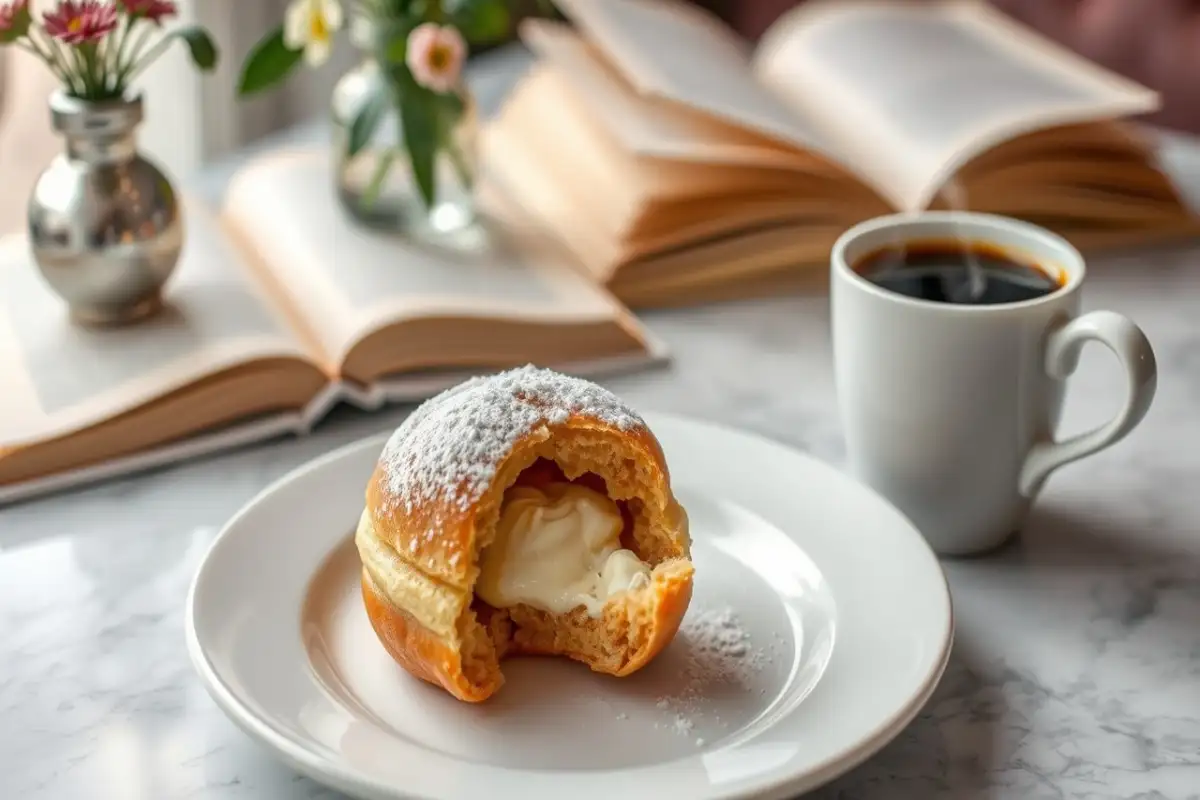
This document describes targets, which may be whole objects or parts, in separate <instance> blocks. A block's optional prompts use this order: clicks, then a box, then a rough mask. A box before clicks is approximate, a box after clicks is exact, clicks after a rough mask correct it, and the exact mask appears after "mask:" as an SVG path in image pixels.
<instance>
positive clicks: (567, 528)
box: [355, 367, 693, 702]
mask: <svg viewBox="0 0 1200 800" xmlns="http://www.w3.org/2000/svg"><path fill="white" fill-rule="evenodd" d="M355 543H356V545H357V548H358V553H359V557H360V559H361V561H362V565H363V571H362V594H363V602H364V604H365V607H366V612H367V615H368V617H369V618H370V620H371V625H372V627H373V628H374V629H375V633H376V635H377V636H378V637H379V640H380V642H382V644H383V646H384V648H385V649H386V650H387V652H388V653H389V654H390V655H391V656H392V658H394V659H395V660H396V661H397V662H398V663H399V664H400V665H401V666H402V667H404V668H405V669H406V670H407V671H408V672H410V673H412V674H413V675H415V676H417V677H419V678H422V679H424V680H426V681H428V682H430V683H433V684H435V685H438V686H442V687H444V688H445V689H446V691H448V692H450V694H452V695H454V696H455V697H457V698H459V699H460V700H464V701H468V702H479V701H482V700H486V699H487V698H488V697H490V696H491V695H492V694H494V693H495V692H496V690H497V689H499V688H500V686H501V685H502V683H503V681H504V679H503V676H502V675H501V670H500V662H501V660H502V659H504V658H505V657H507V656H512V655H555V656H566V657H568V658H571V659H574V660H576V661H580V662H582V663H584V664H586V665H588V666H589V667H591V668H592V669H593V670H595V671H597V672H602V673H607V674H610V675H615V676H618V677H623V676H627V675H630V674H632V673H633V672H635V671H637V670H638V669H640V668H642V667H644V666H645V665H646V664H647V663H649V662H650V660H651V659H653V658H654V657H655V656H656V655H657V654H658V653H659V652H660V651H661V650H662V649H663V648H664V647H665V646H666V645H667V644H668V643H669V642H670V641H671V639H672V638H673V637H674V635H675V632H676V631H677V630H678V628H679V623H680V621H681V620H682V618H683V615H684V612H685V611H686V610H687V605H688V602H689V601H690V599H691V594H692V572H693V570H692V563H691V560H690V540H689V538H688V527H687V515H686V513H685V512H684V510H683V508H682V507H681V506H680V505H679V503H678V502H677V501H676V499H675V496H674V494H673V493H672V491H671V484H670V478H669V475H668V472H667V465H666V462H665V460H664V457H663V452H662V449H661V447H660V446H659V443H658V440H657V439H656V438H655V436H654V434H653V433H652V432H651V431H650V429H649V428H648V427H647V426H646V423H645V422H644V421H643V420H642V419H641V418H640V417H639V416H638V415H637V414H635V413H634V412H633V411H631V410H630V409H629V408H628V407H627V406H625V404H624V403H622V402H621V401H620V400H619V399H618V398H617V397H616V396H614V395H613V394H612V393H611V392H609V391H607V390H605V389H602V388H600V387H599V386H596V385H595V384H593V383H589V382H587V381H584V380H580V379H577V378H570V377H566V376H564V375H560V374H557V373H555V372H552V371H549V370H544V369H538V368H535V367H523V368H521V369H515V370H510V371H508V372H504V373H501V374H499V375H495V376H491V377H486V378H474V379H472V380H469V381H467V382H465V383H462V384H460V385H458V386H456V387H454V388H452V389H449V390H447V391H445V392H443V393H442V394H440V395H438V396H436V397H434V398H432V399H430V400H428V401H426V402H425V403H424V404H422V405H421V406H420V407H419V408H417V410H416V411H414V412H413V413H412V415H411V416H410V417H409V418H408V419H407V420H406V421H405V422H404V423H403V424H402V425H401V426H400V427H399V428H398V429H397V430H396V432H395V433H394V434H393V435H392V437H391V438H390V439H389V441H388V443H387V445H386V446H385V447H384V449H383V452H382V454H381V456H380V458H379V461H378V464H377V465H376V467H375V470H374V472H373V474H372V476H371V478H370V481H369V483H368V486H367V491H366V507H365V508H364V509H363V513H362V516H361V517H360V520H359V525H358V530H357V533H356V535H355Z"/></svg>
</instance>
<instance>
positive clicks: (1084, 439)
mask: <svg viewBox="0 0 1200 800" xmlns="http://www.w3.org/2000/svg"><path fill="white" fill-rule="evenodd" d="M1088 342H1100V343H1101V344H1103V345H1105V346H1106V347H1107V348H1108V349H1109V350H1111V351H1112V352H1113V353H1114V354H1115V355H1116V357H1117V359H1118V360H1119V361H1120V362H1121V367H1122V368H1123V369H1124V370H1125V376H1126V379H1127V385H1126V393H1125V405H1124V407H1123V408H1122V409H1121V410H1120V411H1119V412H1118V413H1117V415H1116V416H1115V417H1113V418H1112V419H1111V420H1110V421H1109V422H1107V423H1106V424H1104V425H1101V426H1100V427H1098V428H1095V429H1093V430H1090V431H1088V432H1087V433H1081V434H1078V435H1077V436H1072V437H1071V438H1070V439H1066V440H1064V441H1061V442H1059V441H1055V440H1054V439H1053V438H1049V439H1047V440H1043V441H1040V442H1037V443H1035V444H1034V446H1033V448H1032V449H1031V450H1030V452H1029V455H1027V456H1026V457H1025V464H1024V465H1023V466H1022V467H1021V477H1020V489H1021V494H1023V495H1024V496H1026V497H1033V496H1034V495H1035V494H1037V492H1038V490H1039V489H1041V487H1042V483H1043V482H1044V481H1045V480H1046V478H1048V477H1049V476H1050V473H1052V472H1054V470H1056V469H1058V468H1059V467H1061V466H1063V465H1064V464H1069V463H1070V462H1072V461H1078V460H1079V459H1081V458H1084V457H1086V456H1090V455H1092V454H1093V453H1096V452H1098V451H1100V450H1103V449H1104V448H1106V447H1108V446H1110V445H1113V444H1116V443H1117V442H1119V441H1120V440H1121V439H1123V438H1125V436H1126V435H1127V434H1128V433H1129V432H1130V431H1132V430H1133V429H1134V428H1136V427H1137V425H1138V423H1139V422H1141V421H1142V417H1144V416H1146V411H1147V410H1148V409H1149V408H1150V403H1151V401H1152V400H1154V392H1155V389H1157V387H1158V366H1157V364H1156V363H1155V359H1154V351H1153V350H1152V349H1151V348H1150V342H1149V341H1147V339H1146V334H1144V333H1142V329H1141V328H1139V327H1138V326H1137V325H1134V324H1133V323H1132V322H1131V321H1130V320H1128V319H1127V318H1125V317H1123V316H1121V315H1120V314H1117V313H1116V312H1113V311H1092V312H1090V313H1087V314H1084V315H1083V316H1080V317H1076V318H1075V319H1073V320H1071V321H1070V322H1068V323H1066V324H1065V325H1063V326H1062V327H1061V328H1058V329H1056V330H1054V331H1052V332H1051V333H1050V336H1049V338H1048V340H1047V342H1046V361H1045V368H1046V373H1047V374H1048V375H1049V376H1050V377H1051V378H1054V379H1056V380H1066V379H1067V378H1068V377H1069V376H1070V375H1071V373H1072V372H1074V371H1075V367H1076V366H1077V365H1078V363H1079V354H1080V351H1082V350H1083V346H1084V345H1085V344H1086V343H1088Z"/></svg>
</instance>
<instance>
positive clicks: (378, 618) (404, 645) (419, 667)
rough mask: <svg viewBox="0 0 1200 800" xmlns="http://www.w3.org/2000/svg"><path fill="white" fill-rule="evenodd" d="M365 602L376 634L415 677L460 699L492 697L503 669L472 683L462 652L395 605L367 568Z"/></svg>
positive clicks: (477, 700) (471, 701) (469, 700)
mask: <svg viewBox="0 0 1200 800" xmlns="http://www.w3.org/2000/svg"><path fill="white" fill-rule="evenodd" d="M362 595H363V604H364V606H365V607H366V610H367V618H368V619H370V621H371V627H372V628H374V629H375V635H376V636H378V637H379V641H380V642H382V643H383V646H384V649H386V650H387V651H388V655H390V656H391V657H392V658H393V659H395V661H396V663H397V664H399V665H400V666H402V667H404V669H405V670H407V671H408V672H409V673H411V674H412V675H413V676H415V677H417V678H420V679H421V680H423V681H427V682H429V683H432V684H434V685H435V686H441V687H442V688H443V689H445V690H446V691H447V692H449V693H450V694H452V695H454V696H455V697H457V698H458V699H459V700H464V701H466V702H468V703H478V702H481V701H483V700H486V699H487V698H488V697H490V696H491V695H492V694H493V693H494V692H495V691H496V690H497V689H499V688H500V686H501V685H502V684H503V683H504V677H503V675H502V674H501V673H500V672H496V673H495V680H494V681H492V682H488V683H484V684H482V685H475V684H472V683H471V682H470V681H469V680H467V678H466V675H465V674H464V672H463V664H462V657H461V653H460V652H458V651H457V650H455V649H454V648H453V647H452V646H450V645H448V644H447V643H446V642H445V641H443V640H442V639H441V638H440V637H438V636H437V634H435V633H433V632H431V631H430V630H429V629H428V628H426V627H425V626H423V625H421V623H420V622H418V621H417V620H416V619H414V618H413V616H412V615H411V614H409V613H408V612H407V611H404V610H403V609H400V608H396V607H395V606H394V605H392V604H391V602H390V601H389V600H388V599H387V598H386V597H384V596H383V594H382V593H380V591H379V589H378V588H377V587H376V586H375V582H374V581H373V580H372V579H371V576H370V574H369V573H368V572H367V571H366V570H365V569H364V570H363V574H362Z"/></svg>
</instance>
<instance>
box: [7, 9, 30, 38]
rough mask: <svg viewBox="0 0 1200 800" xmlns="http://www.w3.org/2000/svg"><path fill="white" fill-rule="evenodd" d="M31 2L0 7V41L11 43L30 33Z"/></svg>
mask: <svg viewBox="0 0 1200 800" xmlns="http://www.w3.org/2000/svg"><path fill="white" fill-rule="evenodd" d="M30 21H31V17H30V14H29V0H13V2H11V3H5V4H4V5H0V41H5V42H11V41H13V40H14V39H18V38H20V37H22V36H24V35H25V34H26V33H28V32H29V23H30Z"/></svg>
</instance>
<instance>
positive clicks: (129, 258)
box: [28, 92, 184, 325]
mask: <svg viewBox="0 0 1200 800" xmlns="http://www.w3.org/2000/svg"><path fill="white" fill-rule="evenodd" d="M50 111H51V119H52V121H53V124H54V129H55V130H56V131H58V132H59V133H60V134H62V136H63V138H64V139H65V140H66V148H65V150H64V152H63V153H62V154H61V155H59V156H57V157H56V158H55V159H54V161H53V162H52V163H51V164H50V166H49V167H47V168H46V170H45V171H44V172H43V173H42V174H41V176H40V177H39V178H38V181H37V184H36V186H35V187H34V190H33V195H32V196H31V197H30V198H29V209H28V223H29V241H30V245H31V247H32V250H33V258H34V261H35V262H36V263H37V266H38V269H39V271H40V272H41V274H42V276H43V277H44V278H45V280H46V282H47V283H48V284H49V285H50V287H51V288H52V289H53V290H54V291H55V292H56V293H57V294H58V295H59V296H60V297H61V298H62V299H63V300H65V301H66V303H67V306H68V308H69V309H70V314H71V317H72V318H73V319H74V320H76V321H77V322H80V323H84V324H94V325H120V324H126V323H130V322H133V321H136V320H139V319H142V318H144V317H147V316H149V315H151V314H153V313H155V312H156V311H158V310H159V309H160V308H161V307H162V303H163V286H164V285H165V284H166V282H167V279H168V278H170V276H171V273H172V272H173V271H174V270H175V265H176V264H177V263H178V262H179V253H180V251H181V250H182V248H183V233H184V232H183V219H182V216H181V212H180V208H179V198H178V197H177V195H176V192H175V188H174V187H173V186H172V185H171V182H170V180H168V179H167V177H166V175H164V174H163V173H162V171H161V170H159V169H158V167H156V166H155V165H154V164H152V163H151V162H149V161H147V160H146V159H145V158H143V157H142V156H141V155H139V153H138V148H137V127H138V125H139V124H140V123H141V121H142V98H141V96H140V95H139V96H137V97H133V98H131V99H128V100H110V101H103V102H88V101H85V100H79V99H76V98H73V97H69V96H67V95H66V94H64V93H61V92H60V93H57V94H55V95H53V96H52V97H51V98H50Z"/></svg>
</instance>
